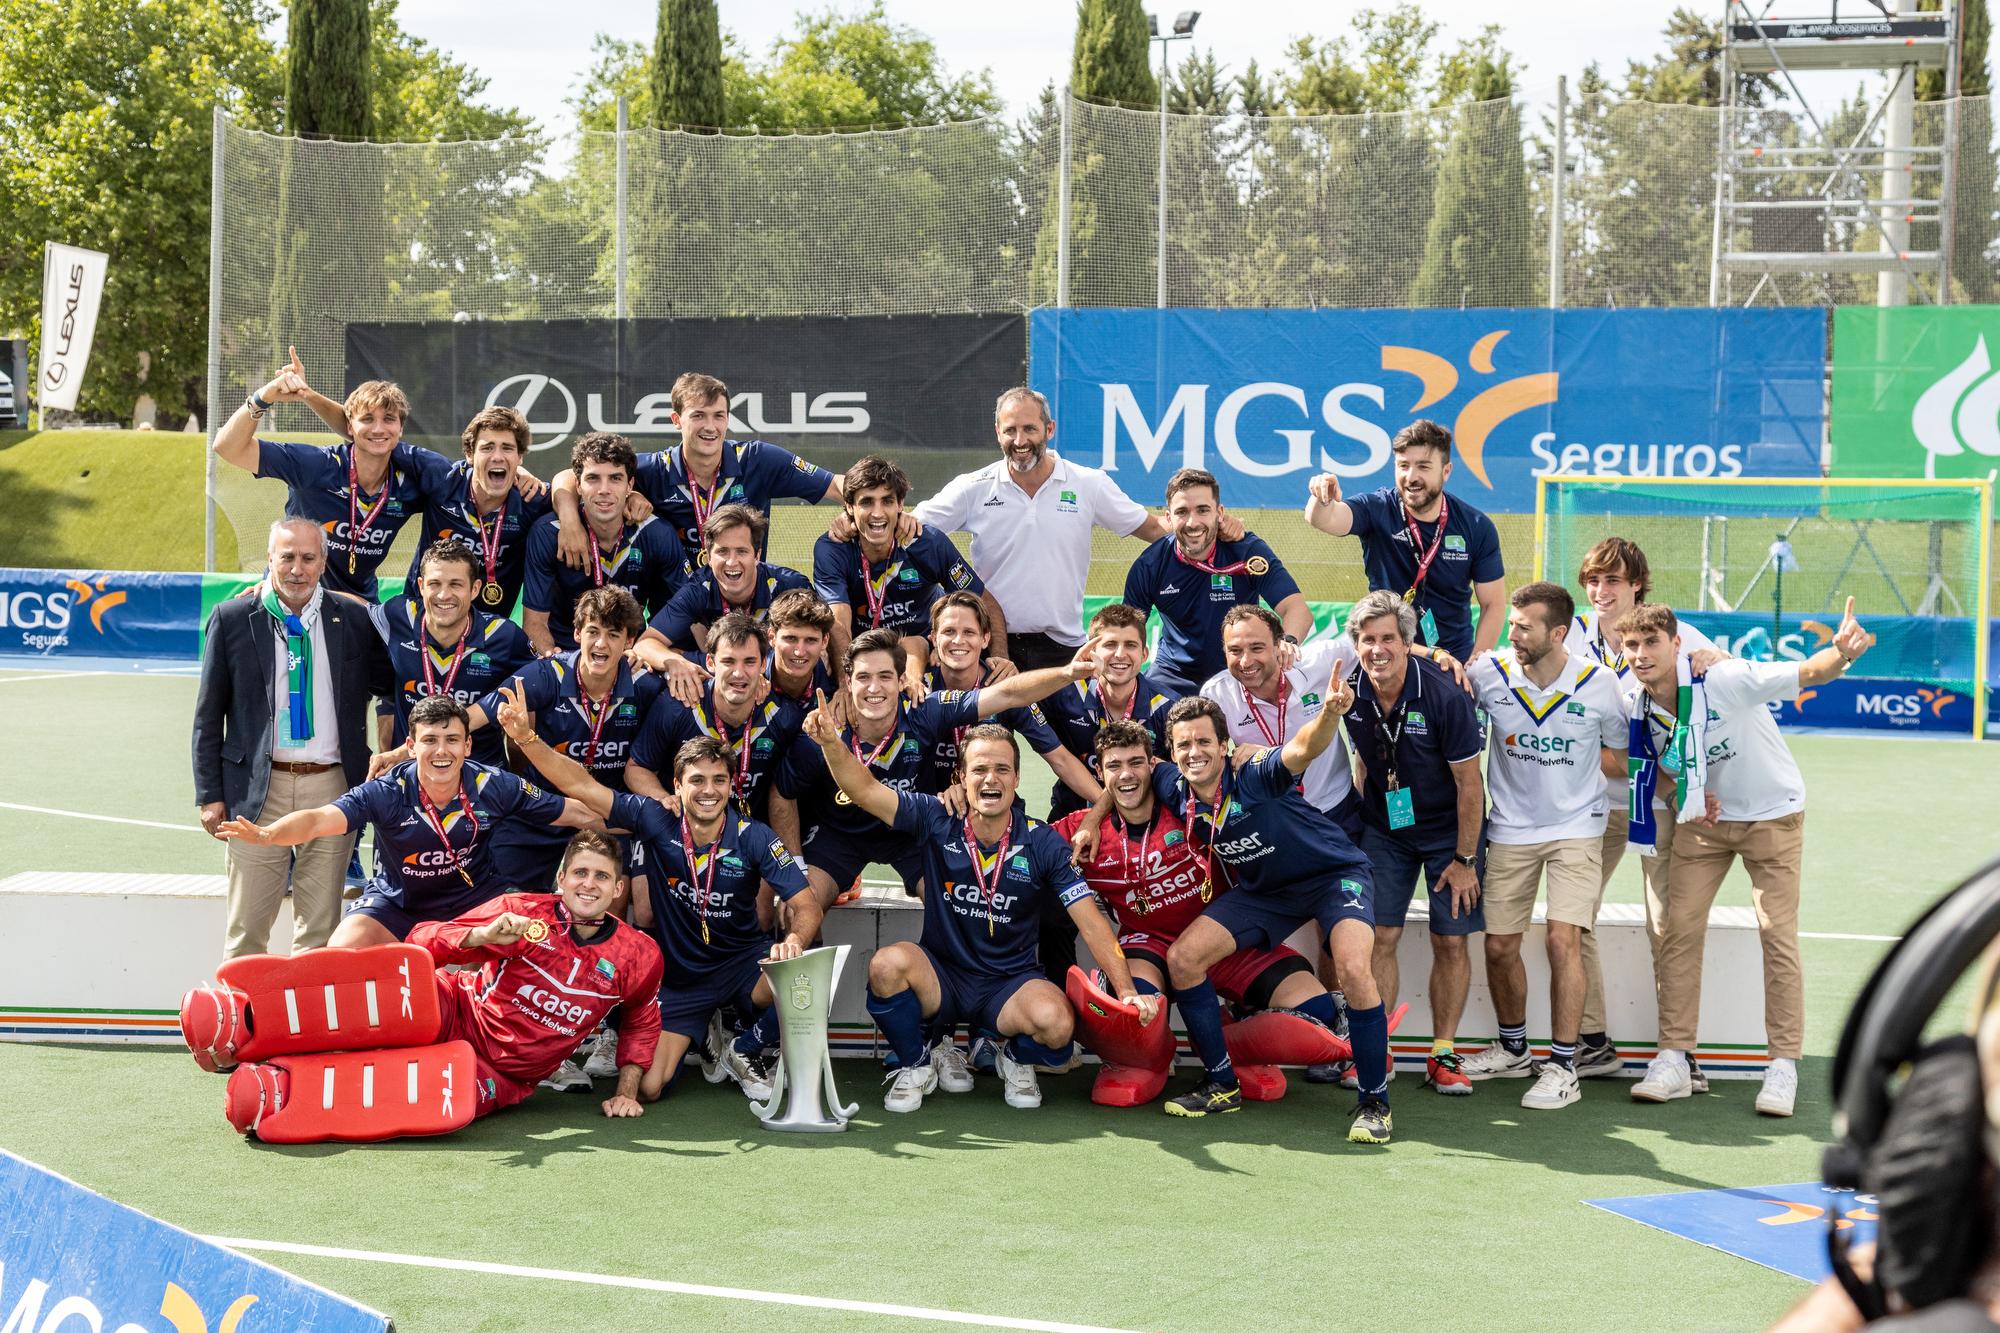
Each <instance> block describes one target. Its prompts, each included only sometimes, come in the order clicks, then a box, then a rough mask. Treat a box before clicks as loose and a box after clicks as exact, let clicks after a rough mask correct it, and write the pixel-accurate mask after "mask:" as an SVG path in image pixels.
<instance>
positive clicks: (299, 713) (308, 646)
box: [264, 584, 326, 745]
mask: <svg viewBox="0 0 2000 1333" xmlns="http://www.w3.org/2000/svg"><path fill="white" fill-rule="evenodd" d="M325 595H326V593H325V590H324V589H321V588H314V589H313V595H312V600H311V601H309V602H307V603H306V604H305V607H304V608H303V609H302V610H300V611H299V612H298V613H297V614H296V615H295V614H293V613H292V612H291V611H289V610H287V609H286V607H285V604H284V603H283V602H281V601H279V600H278V590H277V589H276V588H274V587H271V586H269V585H268V584H267V585H266V586H265V588H264V609H265V610H266V611H269V612H270V613H271V619H273V620H275V621H277V622H278V624H279V625H281V626H283V627H284V631H285V663H286V671H285V693H286V708H285V712H286V715H287V716H289V717H290V718H291V735H290V737H289V739H290V742H291V743H292V744H293V745H303V744H304V743H305V742H307V741H309V740H311V739H312V737H313V647H312V629H313V626H314V625H316V624H317V623H319V607H320V599H321V598H322V597H324V596H325Z"/></svg>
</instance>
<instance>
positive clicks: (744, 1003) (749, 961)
mask: <svg viewBox="0 0 2000 1333" xmlns="http://www.w3.org/2000/svg"><path fill="white" fill-rule="evenodd" d="M764 957H765V953H764V950H762V949H759V950H758V951H757V952H755V953H746V954H744V955H743V956H742V957H741V958H738V959H735V960H733V961H731V962H728V963H724V964H723V965H722V966H720V967H718V968H716V969H715V970H714V971H712V972H710V973H709V974H708V975H707V976H704V977H702V978H701V979H699V980H698V981H695V982H694V983H693V984H691V985H686V986H681V985H677V984H675V983H674V982H672V981H669V982H667V983H666V984H664V985H662V986H661V987H660V1030H661V1031H662V1032H678V1033H680V1034H681V1035H682V1036H683V1037H688V1038H691V1039H692V1040H694V1041H700V1040H701V1039H702V1038H703V1037H705V1036H707V1035H708V1020H709V1016H710V1015H711V1014H713V1013H714V1012H715V1011H716V1010H718V1009H727V1008H732V1007H742V1008H746V1009H747V1008H749V1007H750V992H751V991H752V990H754V989H756V986H757V978H758V977H759V976H760V975H761V973H760V972H759V970H758V967H757V964H758V963H760V962H762V961H763V960H764Z"/></svg>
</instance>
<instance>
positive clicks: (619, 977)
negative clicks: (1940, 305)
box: [410, 893, 665, 1083]
mask: <svg viewBox="0 0 2000 1333" xmlns="http://www.w3.org/2000/svg"><path fill="white" fill-rule="evenodd" d="M502 912H513V913H515V914H517V915H520V916H526V917H533V918H534V919H536V920H537V921H544V922H547V923H548V927H549V933H548V938H546V939H544V940H542V941H541V942H540V943H535V944H531V943H529V942H528V941H527V940H525V939H522V940H515V941H514V942H513V943H512V944H497V945H490V946H487V947H484V948H473V949H468V948H465V947H463V946H464V941H465V937H466V935H467V934H469V933H470V932H471V931H472V929H473V928H474V927H476V926H481V925H484V924H485V923H486V922H488V921H491V920H493V918H495V917H497V916H499V915H500V914H501V913H502ZM410 943H411V944H414V945H416V946H418V947H419V948H422V949H427V950H429V951H430V955H431V957H433V958H435V959H436V960H437V961H438V962H440V963H478V964H480V968H479V970H478V971H477V972H460V973H456V974H454V975H451V976H446V975H444V974H440V975H439V978H438V979H439V980H440V981H444V982H446V983H447V984H452V985H456V986H458V987H460V988H461V990H462V992H463V994H462V996H461V998H462V999H464V1000H466V1001H468V1005H467V1007H468V1009H469V1010H470V1012H471V1015H472V1021H473V1026H474V1027H475V1029H476V1030H477V1034H478V1035H477V1038H476V1040H475V1042H474V1045H476V1046H477V1047H478V1048H479V1054H480V1056H481V1058H483V1059H484V1060H485V1061H486V1063H488V1064H489V1065H491V1066H493V1068H494V1069H495V1070H496V1071H498V1072H499V1073H501V1074H504V1075H505V1076H507V1077H508V1078H512V1079H518V1080H520V1081H521V1082H523V1083H537V1082H540V1081H541V1080H542V1079H544V1078H547V1077H548V1076H549V1075H550V1074H552V1073H554V1072H555V1068H556V1066H557V1065H559V1064H561V1063H562V1062H563V1061H564V1060H565V1059H567V1058H568V1057H569V1055H570V1053H571V1052H573V1051H575V1050H576V1047H577V1043H578V1042H580V1041H582V1040H583V1039H584V1038H585V1037H587V1036H589V1035H590V1032H591V1029H593V1028H595V1027H596V1026H597V1023H598V1020H599V1019H601V1018H603V1017H604V1015H605V1014H607V1013H609V1012H610V1011H611V1007H612V1006H613V1005H616V1004H623V1005H624V1006H625V1007H624V1009H623V1011H622V1014H621V1017H620V1018H619V1022H618V1063H619V1064H620V1065H639V1066H640V1067H642V1068H643V1067H645V1066H647V1065H650V1064H651V1063H652V1062H653V1048H654V1047H655V1046H657V1045H659V1041H660V974H661V972H662V971H663V970H664V967H665V965H664V963H663V962H662V961H661V958H660V946H659V945H657V944H655V943H653V941H652V939H651V938H649V937H648V936H647V935H646V934H645V933H644V932H642V931H639V930H637V929H635V928H633V927H632V926H628V925H626V924H625V923H624V922H622V921H619V920H617V919H615V918H612V917H606V918H605V924H604V926H603V927H602V928H601V929H600V930H599V931H598V932H597V934H596V935H594V936H593V937H591V938H590V939H589V940H579V939H577V938H576V936H575V935H574V934H572V933H571V930H570V916H569V912H568V911H567V910H566V909H565V908H564V907H563V905H562V899H561V898H559V897H558V896H556V895H555V894H553V893H507V894H502V895H501V896H500V897H498V898H495V899H493V900H492V901H491V902H486V903H482V904H480V905H479V906H478V907H476V908H474V909H473V910H472V911H470V912H467V913H465V914H464V915H463V916H459V917H455V918H453V919H452V920H450V921H426V922H424V923H423V924H421V925H419V926H418V927H417V928H416V929H415V930H413V931H411V932H410Z"/></svg>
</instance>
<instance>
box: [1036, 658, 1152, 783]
mask: <svg viewBox="0 0 2000 1333" xmlns="http://www.w3.org/2000/svg"><path fill="white" fill-rule="evenodd" d="M1176 702H1177V700H1176V698H1175V696H1174V695H1173V694H1172V693H1171V692H1169V691H1167V690H1165V689H1163V688H1161V687H1160V686H1159V685H1156V684H1154V683H1153V682H1152V681H1150V680H1148V679H1147V678H1146V674H1145V673H1144V672H1140V673H1139V676H1138V678H1137V679H1136V680H1135V681H1134V682H1133V686H1132V714H1131V720H1132V721H1134V722H1137V723H1139V724H1140V725H1141V726H1143V727H1145V728H1146V730H1147V731H1150V732H1151V733H1153V752H1154V753H1155V754H1161V755H1164V754H1166V753H1167V710H1168V709H1169V708H1172V707H1173V706H1174V704H1175V703H1176ZM1037 706H1038V707H1039V708H1040V709H1041V710H1042V716H1043V717H1044V718H1046V719H1047V720H1048V724H1049V727H1050V728H1051V729H1052V730H1053V731H1054V732H1055V734H1056V739H1057V740H1059V741H1061V742H1062V745H1063V748H1064V749H1065V750H1068V751H1069V752H1070V753H1071V754H1073V755H1075V756H1076V757H1077V758H1079V759H1081V760H1083V763H1084V766H1085V767H1086V768H1088V769H1089V770H1090V775H1091V776H1092V777H1094V778H1096V779H1097V780H1098V781H1099V782H1102V781H1104V775H1103V774H1102V773H1099V772H1098V771H1097V751H1096V750H1095V749H1094V748H1092V747H1093V746H1094V745H1095V744H1096V741H1097V729H1098V728H1099V727H1101V726H1103V725H1104V723H1105V713H1106V709H1105V703H1104V696H1103V694H1101V693H1100V692H1099V690H1098V684H1097V682H1096V681H1094V680H1081V681H1078V682H1076V683H1075V684H1073V685H1065V686H1063V688H1061V689H1060V690H1057V691H1056V692H1055V693H1054V694H1052V695H1050V696H1049V697H1048V698H1046V699H1044V700H1042V702H1041V703H1040V704H1039V705H1037ZM1118 716H1120V717H1121V718H1122V717H1124V716H1125V714H1124V713H1122V712H1121V713H1119V714H1118ZM1087 805H1089V802H1088V801H1086V800H1084V799H1083V798H1082V797H1081V796H1078V795H1077V794H1076V793H1075V792H1073V791H1071V790H1070V789H1069V788H1068V787H1067V786H1065V785H1064V784H1063V783H1060V782H1058V783H1057V784H1056V787H1055V792H1054V794H1053V796H1052V797H1051V798H1050V802H1049V817H1050V818H1051V819H1061V818H1062V817H1063V816H1064V815H1067V814H1070V813H1072V812H1074V811H1077V810H1082V809H1084V808H1085V807H1086V806H1087Z"/></svg>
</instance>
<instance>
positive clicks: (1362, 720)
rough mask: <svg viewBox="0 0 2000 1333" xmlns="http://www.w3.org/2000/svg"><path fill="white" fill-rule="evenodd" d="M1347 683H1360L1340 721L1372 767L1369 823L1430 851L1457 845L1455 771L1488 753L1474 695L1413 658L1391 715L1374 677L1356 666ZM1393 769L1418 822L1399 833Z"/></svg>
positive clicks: (1366, 808) (1366, 806)
mask: <svg viewBox="0 0 2000 1333" xmlns="http://www.w3.org/2000/svg"><path fill="white" fill-rule="evenodd" d="M1348 680H1349V682H1350V683H1351V684H1352V685H1353V686H1354V706H1353V707H1352V708H1350V709H1348V710H1347V716H1346V717H1344V718H1342V719H1341V722H1342V724H1343V725H1345V726H1346V728H1347V734H1348V736H1349V738H1350V739H1352V740H1353V742H1354V752H1355V753H1356V754H1358V755H1360V756H1361V762H1362V764H1363V766H1364V767H1365V768H1366V770H1367V781H1366V782H1365V783H1364V785H1363V787H1362V791H1361V799H1362V807H1361V818H1362V820H1363V822H1365V823H1366V824H1367V825H1368V826H1369V827H1370V828H1372V829H1375V830H1376V831H1377V832H1380V833H1384V834H1392V836H1394V837H1396V838H1397V839H1399V840H1402V841H1404V842H1407V843H1409V845H1411V846H1412V847H1417V848H1420V849H1422V850H1425V851H1435V850H1439V849H1442V848H1445V847H1456V846H1457V843H1458V782H1457V780H1456V779H1455V778H1453V777H1452V775H1451V766H1452V764H1453V762H1455V761H1457V762H1462V761H1464V760H1467V759H1477V758H1478V757H1479V754H1480V751H1482V750H1484V749H1485V748H1486V737H1485V736H1484V735H1483V734H1482V733H1481V731H1480V728H1479V718H1478V716H1477V714H1476V712H1475V711H1474V706H1473V701H1472V696H1471V695H1469V694H1467V693H1466V692H1465V691H1464V690H1462V689H1460V688H1459V687H1458V683H1457V682H1456V681H1454V680H1453V679H1452V678H1451V677H1450V676H1447V675H1446V674H1445V673H1444V672H1443V671H1441V670H1440V669H1438V668H1437V667H1434V666H1432V665H1431V664H1430V663H1429V662H1427V661H1425V660H1424V659H1422V658H1420V657H1412V658H1411V659H1410V664H1409V667H1408V669H1407V671H1406V673H1405V675H1404V677H1403V689H1402V693H1401V694H1400V695H1398V696H1397V699H1396V706H1395V707H1393V708H1391V709H1389V710H1388V716H1387V717H1386V718H1385V717H1384V716H1383V711H1382V707H1381V703H1380V701H1379V700H1377V699H1376V697H1375V686H1374V683H1373V682H1372V681H1370V680H1369V679H1368V674H1367V673H1366V672H1364V671H1362V670H1360V669H1359V668H1356V669H1355V671H1354V673H1353V674H1352V675H1351V676H1349V677H1348ZM1385 723H1386V725H1385ZM1392 738H1393V739H1392ZM1392 751H1393V753H1392ZM1391 770H1394V772H1395V774H1396V785H1397V786H1399V787H1403V788H1407V789H1408V790H1409V793H1410V812H1411V814H1413V815H1414V816H1415V817H1416V822H1415V823H1413V824H1411V825H1410V826H1409V827H1407V828H1403V829H1397V830H1393V832H1392V830H1391V829H1390V828H1389V795H1388V786H1387V781H1386V780H1387V777H1388V774H1389V772H1390V771H1391Z"/></svg>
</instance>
